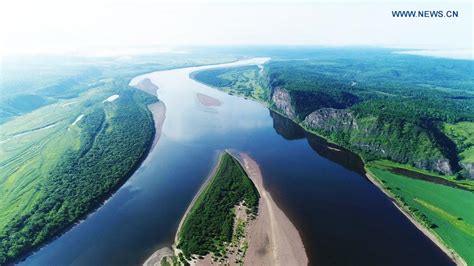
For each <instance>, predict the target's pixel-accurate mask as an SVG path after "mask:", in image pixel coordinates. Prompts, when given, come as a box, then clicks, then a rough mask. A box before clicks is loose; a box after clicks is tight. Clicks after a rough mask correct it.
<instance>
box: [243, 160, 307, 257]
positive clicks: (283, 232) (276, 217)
mask: <svg viewBox="0 0 474 266" xmlns="http://www.w3.org/2000/svg"><path fill="white" fill-rule="evenodd" d="M234 156H235V158H236V159H237V160H239V162H240V163H241V165H242V167H243V168H244V170H245V172H246V173H247V175H248V176H249V177H250V179H251V180H252V182H253V183H254V184H255V186H256V187H257V190H258V192H259V193H260V197H261V198H260V202H259V210H258V215H257V218H256V219H255V220H253V221H251V222H250V223H249V226H248V229H247V230H248V231H247V241H248V243H249V248H248V250H247V254H246V255H245V258H244V265H285V266H286V265H308V257H307V255H306V251H305V248H304V245H303V240H302V239H301V236H300V234H299V232H298V230H297V229H296V227H295V226H294V225H293V224H292V223H291V221H290V220H289V219H288V217H287V216H286V215H285V213H284V212H283V211H282V210H281V209H280V208H279V207H278V205H277V204H276V203H275V201H274V200H273V198H272V196H271V195H270V193H269V192H268V191H266V190H265V187H264V186H263V178H262V173H261V171H260V167H259V166H258V164H257V163H256V162H255V161H254V160H253V159H252V158H250V157H249V156H248V155H247V154H245V153H239V154H234Z"/></svg>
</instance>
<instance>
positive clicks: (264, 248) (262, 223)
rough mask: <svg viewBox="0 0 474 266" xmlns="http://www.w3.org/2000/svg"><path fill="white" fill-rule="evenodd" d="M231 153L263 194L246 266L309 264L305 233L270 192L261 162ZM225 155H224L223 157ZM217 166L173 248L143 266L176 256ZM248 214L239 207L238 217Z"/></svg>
mask: <svg viewBox="0 0 474 266" xmlns="http://www.w3.org/2000/svg"><path fill="white" fill-rule="evenodd" d="M227 152H229V153H230V154H231V155H232V156H234V158H236V159H237V160H238V161H239V162H240V164H241V165H242V167H243V168H244V170H245V172H246V173H247V175H248V176H249V178H250V179H251V180H252V182H253V183H254V184H255V186H256V188H257V190H258V192H259V194H260V197H261V198H260V202H259V207H258V208H259V210H258V214H257V217H256V219H254V220H251V221H250V222H249V224H248V225H247V228H246V236H245V240H246V241H247V242H248V250H247V252H246V254H245V257H244V261H243V262H244V265H282V266H283V265H285V266H286V265H308V257H307V255H306V251H305V248H304V245H303V241H302V239H301V236H300V234H299V232H298V230H297V229H296V228H295V226H294V225H293V224H292V223H291V221H290V220H289V219H288V217H287V216H286V215H285V213H284V212H283V211H282V210H281V209H280V208H279V207H278V205H277V204H276V203H275V201H274V200H273V198H272V196H271V195H270V193H269V192H268V191H266V190H265V188H264V186H263V177H262V174H261V172H260V168H259V166H258V164H257V163H256V162H255V161H254V160H253V159H252V158H250V157H249V156H248V155H247V154H244V153H235V152H233V153H231V152H230V151H227ZM222 154H223V153H222ZM222 154H221V155H220V156H222ZM220 159H221V157H219V160H218V161H220ZM217 167H218V163H217V164H216V166H215V167H214V168H213V170H212V171H211V173H210V174H209V176H208V177H207V179H206V181H205V182H204V183H203V185H202V186H201V188H200V189H199V192H198V193H196V195H195V197H194V198H193V200H192V202H191V204H189V206H188V208H187V210H186V212H185V214H184V215H183V217H182V218H181V221H180V223H179V227H178V230H177V232H176V235H175V244H174V245H173V251H172V250H171V249H170V248H168V247H164V248H161V249H159V250H157V251H156V252H154V253H153V254H152V255H151V256H150V257H149V258H148V259H147V260H146V261H145V263H144V264H143V265H145V266H158V265H160V264H161V260H162V258H164V257H169V256H171V255H172V254H173V253H174V254H175V255H176V254H177V253H179V250H177V249H176V247H175V245H176V243H177V241H178V235H179V231H180V228H181V226H182V224H183V222H184V219H185V218H186V216H187V214H188V213H189V211H190V210H191V208H192V206H193V205H194V202H195V201H196V199H197V197H199V195H200V194H201V192H202V190H203V189H204V188H205V187H206V186H207V184H208V182H209V180H210V179H211V177H212V176H213V175H214V174H215V172H216V170H217ZM239 213H240V214H239ZM244 213H245V208H242V209H241V208H238V211H237V216H239V215H240V216H245V215H244ZM234 257H235V254H232V255H230V257H229V259H228V260H227V262H226V265H237V263H235V262H234V261H235V258H234ZM211 264H219V263H216V262H213V261H212V259H211V255H207V256H205V257H204V258H203V259H200V260H193V261H191V262H190V265H211Z"/></svg>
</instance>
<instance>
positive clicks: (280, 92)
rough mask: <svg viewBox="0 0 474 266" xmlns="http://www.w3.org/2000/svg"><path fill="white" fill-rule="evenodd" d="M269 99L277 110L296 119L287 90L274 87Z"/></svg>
mask: <svg viewBox="0 0 474 266" xmlns="http://www.w3.org/2000/svg"><path fill="white" fill-rule="evenodd" d="M271 101H272V104H274V105H275V107H276V108H277V110H278V111H280V112H282V113H283V114H284V115H286V116H287V117H289V118H291V119H296V111H295V107H294V106H293V105H292V104H291V95H290V93H289V92H288V91H287V90H285V89H283V88H280V87H276V88H275V89H274V90H273V93H272V99H271Z"/></svg>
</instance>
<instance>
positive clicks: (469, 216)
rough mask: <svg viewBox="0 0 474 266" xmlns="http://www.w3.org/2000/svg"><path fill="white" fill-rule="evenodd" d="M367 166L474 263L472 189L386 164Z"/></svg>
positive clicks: (465, 257)
mask: <svg viewBox="0 0 474 266" xmlns="http://www.w3.org/2000/svg"><path fill="white" fill-rule="evenodd" d="M367 169H368V170H369V171H370V172H371V173H372V174H373V175H374V176H375V177H376V178H377V179H378V180H379V181H380V183H381V184H382V185H383V186H384V187H385V189H386V190H387V191H388V192H389V193H391V194H392V195H393V196H394V197H395V198H396V199H397V201H398V202H399V203H401V204H402V205H404V206H405V208H407V209H408V210H409V211H410V212H411V213H412V214H413V215H414V216H415V217H416V218H417V220H419V221H420V222H421V223H422V224H424V225H425V226H426V227H428V228H429V230H431V231H433V232H434V233H435V234H436V235H437V236H438V237H439V238H440V239H441V240H442V241H443V242H444V243H446V244H447V245H448V246H449V247H450V248H452V249H454V250H455V251H456V252H457V253H458V254H459V255H460V256H461V257H462V258H463V259H464V260H465V261H466V262H467V263H468V265H471V264H473V263H474V211H473V210H474V193H473V192H471V191H467V190H462V189H458V188H453V187H449V186H445V185H441V184H435V183H432V182H428V181H423V180H417V179H414V178H410V177H406V176H401V175H398V174H395V173H393V172H392V171H391V169H392V168H390V167H387V165H386V164H383V163H378V162H370V163H368V164H367Z"/></svg>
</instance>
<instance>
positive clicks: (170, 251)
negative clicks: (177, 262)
mask: <svg viewBox="0 0 474 266" xmlns="http://www.w3.org/2000/svg"><path fill="white" fill-rule="evenodd" d="M222 155H223V153H221V154H219V157H218V159H217V163H216V164H215V166H214V168H213V169H212V170H211V172H210V173H209V175H208V176H207V177H206V179H205V180H204V183H203V184H202V185H201V187H200V188H199V190H198V192H197V193H196V195H194V198H193V199H192V200H191V203H190V204H189V205H188V208H187V209H186V211H185V212H184V214H183V216H182V217H181V220H180V221H179V224H178V229H177V230H176V234H175V237H174V243H173V245H172V248H169V247H163V248H160V249H158V250H157V251H155V252H154V253H153V254H152V255H151V256H150V257H149V258H148V259H147V260H146V261H145V262H144V263H143V265H144V266H160V265H161V260H162V259H163V258H166V257H172V256H174V255H177V252H176V243H177V242H178V236H179V232H180V229H181V227H182V225H183V222H184V220H185V218H186V216H187V215H188V213H189V211H190V210H191V209H192V207H193V206H194V203H195V202H196V200H197V198H198V197H199V195H200V194H201V193H202V191H203V190H204V189H205V188H206V187H207V185H208V184H209V181H210V180H211V178H212V177H213V176H214V175H215V174H216V171H217V168H218V167H219V163H220V161H221V159H222Z"/></svg>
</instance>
